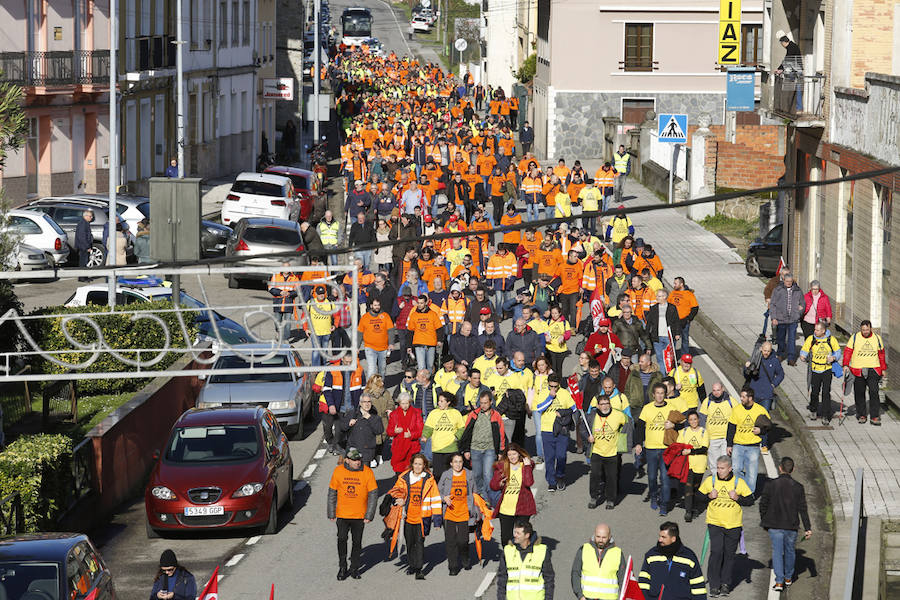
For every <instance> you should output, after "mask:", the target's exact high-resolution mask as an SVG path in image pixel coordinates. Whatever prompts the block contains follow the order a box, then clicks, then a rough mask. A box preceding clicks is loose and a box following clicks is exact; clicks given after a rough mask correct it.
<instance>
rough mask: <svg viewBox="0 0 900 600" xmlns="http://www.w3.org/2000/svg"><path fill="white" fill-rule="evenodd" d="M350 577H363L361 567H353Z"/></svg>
mask: <svg viewBox="0 0 900 600" xmlns="http://www.w3.org/2000/svg"><path fill="white" fill-rule="evenodd" d="M350 577H352V578H353V579H362V575H360V574H359V569H353V570H352V571H350Z"/></svg>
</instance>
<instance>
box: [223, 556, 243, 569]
mask: <svg viewBox="0 0 900 600" xmlns="http://www.w3.org/2000/svg"><path fill="white" fill-rule="evenodd" d="M242 558H244V555H243V554H235V555H234V556H232V557H231V558H229V559H228V562H227V563H225V566H226V567H233V566H234V565H236V564H238V563H239V562H241V559H242Z"/></svg>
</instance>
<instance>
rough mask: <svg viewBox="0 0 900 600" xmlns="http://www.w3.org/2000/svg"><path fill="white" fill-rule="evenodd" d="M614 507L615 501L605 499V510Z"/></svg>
mask: <svg viewBox="0 0 900 600" xmlns="http://www.w3.org/2000/svg"><path fill="white" fill-rule="evenodd" d="M615 507H616V503H615V502H613V501H612V500H607V502H606V510H612V509H614V508H615Z"/></svg>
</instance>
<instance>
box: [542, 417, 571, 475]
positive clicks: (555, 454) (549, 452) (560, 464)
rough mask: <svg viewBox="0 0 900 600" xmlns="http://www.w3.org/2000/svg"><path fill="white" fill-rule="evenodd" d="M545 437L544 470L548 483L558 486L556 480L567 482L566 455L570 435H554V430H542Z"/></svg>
mask: <svg viewBox="0 0 900 600" xmlns="http://www.w3.org/2000/svg"><path fill="white" fill-rule="evenodd" d="M541 437H542V438H543V439H544V462H545V466H544V471H545V474H546V476H547V485H549V486H551V487H556V482H557V481H561V482H562V483H565V482H566V457H567V454H568V452H569V436H568V435H553V432H552V431H542V432H541Z"/></svg>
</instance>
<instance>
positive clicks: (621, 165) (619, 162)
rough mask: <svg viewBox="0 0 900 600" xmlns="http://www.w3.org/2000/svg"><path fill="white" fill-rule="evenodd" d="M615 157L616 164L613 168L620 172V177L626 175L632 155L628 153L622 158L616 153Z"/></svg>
mask: <svg viewBox="0 0 900 600" xmlns="http://www.w3.org/2000/svg"><path fill="white" fill-rule="evenodd" d="M613 156H614V157H615V158H616V164H615V165H613V166H614V167H615V168H616V171H618V172H619V174H620V175H624V174H625V171H627V170H628V159H629V158H630V157H631V155H630V154H628V153H627V152H626V153H625V155H624V156H620V155H619V153H618V152H616V153H615V154H613Z"/></svg>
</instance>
